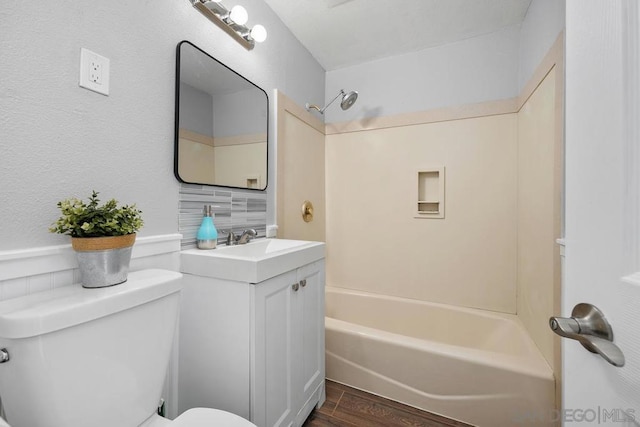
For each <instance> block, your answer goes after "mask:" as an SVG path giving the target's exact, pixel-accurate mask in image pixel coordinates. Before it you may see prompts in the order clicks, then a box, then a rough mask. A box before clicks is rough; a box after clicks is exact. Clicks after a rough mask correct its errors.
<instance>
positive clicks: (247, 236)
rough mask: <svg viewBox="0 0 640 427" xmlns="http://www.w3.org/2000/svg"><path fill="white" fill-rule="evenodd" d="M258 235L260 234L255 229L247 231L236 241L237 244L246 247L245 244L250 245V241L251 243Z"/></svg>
mask: <svg viewBox="0 0 640 427" xmlns="http://www.w3.org/2000/svg"><path fill="white" fill-rule="evenodd" d="M257 235H258V232H257V231H256V230H254V229H253V228H249V229H246V230H244V231H243V232H242V235H241V236H240V237H239V238H238V240H236V244H238V245H244V244H245V243H249V241H251V239H253V238H254V237H256V236H257Z"/></svg>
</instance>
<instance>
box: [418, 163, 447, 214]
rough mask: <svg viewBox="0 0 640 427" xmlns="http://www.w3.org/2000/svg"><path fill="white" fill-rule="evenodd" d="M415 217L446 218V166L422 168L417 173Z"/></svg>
mask: <svg viewBox="0 0 640 427" xmlns="http://www.w3.org/2000/svg"><path fill="white" fill-rule="evenodd" d="M416 183H417V191H416V193H414V194H416V195H417V200H416V201H415V202H414V206H415V208H414V209H415V213H414V217H415V218H444V166H434V167H429V168H422V169H420V170H419V171H417V173H416Z"/></svg>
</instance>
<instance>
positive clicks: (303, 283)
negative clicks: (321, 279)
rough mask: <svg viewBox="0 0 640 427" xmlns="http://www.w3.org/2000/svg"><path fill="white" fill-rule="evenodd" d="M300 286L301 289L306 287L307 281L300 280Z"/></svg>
mask: <svg viewBox="0 0 640 427" xmlns="http://www.w3.org/2000/svg"><path fill="white" fill-rule="evenodd" d="M300 286H302V287H303V288H304V287H305V286H307V279H302V280H300Z"/></svg>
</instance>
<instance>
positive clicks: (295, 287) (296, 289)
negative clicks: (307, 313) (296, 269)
mask: <svg viewBox="0 0 640 427" xmlns="http://www.w3.org/2000/svg"><path fill="white" fill-rule="evenodd" d="M291 288H293V291H294V292H297V291H298V289H300V284H299V283H294V284H293V285H291Z"/></svg>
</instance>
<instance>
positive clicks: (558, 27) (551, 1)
mask: <svg viewBox="0 0 640 427" xmlns="http://www.w3.org/2000/svg"><path fill="white" fill-rule="evenodd" d="M564 27H565V0H533V1H532V2H531V5H530V6H529V10H528V11H527V16H525V19H524V22H523V23H522V29H521V31H520V49H519V52H520V54H519V64H518V90H522V88H523V87H524V85H525V84H526V83H527V82H528V81H529V79H530V78H531V76H532V75H533V72H534V71H535V70H536V68H537V66H538V64H539V63H540V61H541V60H542V58H544V56H545V55H546V54H547V52H548V51H549V48H550V47H551V46H552V45H553V42H555V41H556V39H557V38H558V34H560V32H561V31H563V30H564Z"/></svg>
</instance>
